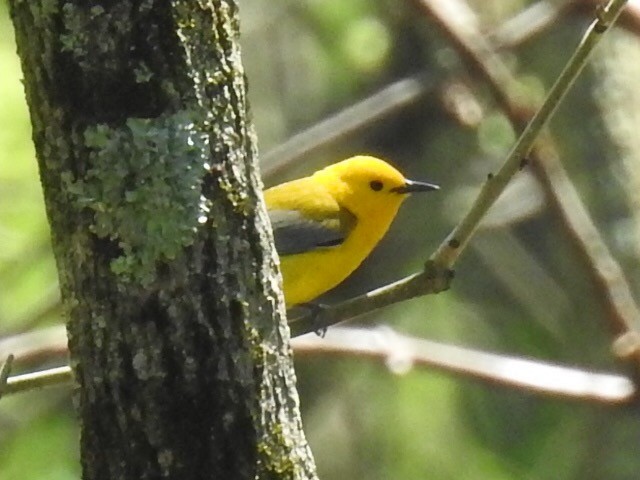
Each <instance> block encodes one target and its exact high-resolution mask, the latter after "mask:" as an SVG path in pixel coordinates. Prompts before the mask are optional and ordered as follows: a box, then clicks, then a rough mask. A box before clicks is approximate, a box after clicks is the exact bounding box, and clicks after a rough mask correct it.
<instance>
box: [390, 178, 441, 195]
mask: <svg viewBox="0 0 640 480" xmlns="http://www.w3.org/2000/svg"><path fill="white" fill-rule="evenodd" d="M433 190H440V187H439V186H438V185H435V184H433V183H428V182H417V181H415V180H405V181H404V185H403V186H402V187H396V188H392V189H391V191H392V192H395V193H405V194H406V193H415V192H431V191H433Z"/></svg>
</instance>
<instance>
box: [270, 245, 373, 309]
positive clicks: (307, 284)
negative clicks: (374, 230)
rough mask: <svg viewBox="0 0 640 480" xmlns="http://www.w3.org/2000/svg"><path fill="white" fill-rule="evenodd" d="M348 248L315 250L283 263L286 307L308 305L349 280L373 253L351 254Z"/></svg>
mask: <svg viewBox="0 0 640 480" xmlns="http://www.w3.org/2000/svg"><path fill="white" fill-rule="evenodd" d="M350 250H351V248H349V245H347V244H343V245H341V246H339V247H334V248H327V249H322V250H315V251H313V252H308V253H301V254H298V255H287V256H284V257H282V258H281V259H280V267H281V270H282V277H283V287H284V295H285V302H286V304H287V306H289V307H290V306H292V305H297V304H300V303H306V302H309V301H311V300H313V299H314V298H316V297H317V296H319V295H321V294H323V293H324V292H326V291H328V290H331V289H332V288H333V287H335V286H336V285H338V284H339V283H341V282H342V281H343V280H344V279H345V278H347V277H348V276H349V275H350V274H351V273H352V272H353V271H354V270H355V269H356V268H358V266H359V265H360V263H362V261H363V260H364V258H365V257H366V256H367V255H368V254H369V252H370V251H371V250H370V249H369V250H364V251H362V250H361V251H357V252H353V251H350Z"/></svg>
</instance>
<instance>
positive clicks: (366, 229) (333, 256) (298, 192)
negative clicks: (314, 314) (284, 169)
mask: <svg viewBox="0 0 640 480" xmlns="http://www.w3.org/2000/svg"><path fill="white" fill-rule="evenodd" d="M438 188H439V187H438V186H437V185H433V184H431V183H425V182H416V181H413V180H407V179H406V178H404V176H403V175H402V174H401V173H400V172H398V171H397V170H396V169H395V168H393V167H392V166H391V165H389V164H388V163H386V162H385V161H383V160H380V159H378V158H375V157H369V156H356V157H352V158H349V159H347V160H343V161H341V162H339V163H336V164H334V165H330V166H328V167H326V168H324V169H322V170H319V171H317V172H315V173H314V174H313V175H311V176H309V177H305V178H300V179H298V180H293V181H291V182H287V183H283V184H281V185H277V186H275V187H272V188H269V189H268V190H266V191H265V192H264V195H265V201H266V204H267V208H268V211H269V217H270V219H271V225H272V227H273V234H274V240H275V245H276V250H277V251H278V254H279V256H280V268H281V270H282V276H283V282H284V285H283V287H284V296H285V302H286V304H287V306H288V307H291V306H293V305H296V304H301V303H307V302H309V301H311V300H313V299H314V298H316V297H317V296H319V295H321V294H322V293H324V292H326V291H327V290H330V289H332V288H333V287H335V286H336V285H338V284H339V283H340V282H342V281H343V280H344V279H345V278H347V277H348V276H349V275H350V274H351V273H352V272H353V271H354V270H355V269H356V268H357V267H358V266H359V265H360V263H362V261H363V260H364V259H365V258H366V257H367V256H368V255H369V253H371V251H372V250H373V248H374V247H375V246H376V244H377V243H378V242H379V241H380V239H381V238H382V237H383V235H384V234H385V233H386V232H387V230H388V229H389V225H391V222H392V221H393V218H394V217H395V216H396V213H397V212H398V208H399V207H400V204H401V203H402V202H403V200H404V199H405V198H406V197H407V196H408V195H409V194H410V193H413V192H429V191H432V190H437V189H438Z"/></svg>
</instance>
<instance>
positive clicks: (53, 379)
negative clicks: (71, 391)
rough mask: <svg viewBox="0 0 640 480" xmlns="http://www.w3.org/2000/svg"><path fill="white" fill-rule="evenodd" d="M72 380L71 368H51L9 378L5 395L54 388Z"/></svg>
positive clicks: (66, 366)
mask: <svg viewBox="0 0 640 480" xmlns="http://www.w3.org/2000/svg"><path fill="white" fill-rule="evenodd" d="M71 380H73V373H72V371H71V367H70V366H68V365H65V366H62V367H56V368H49V369H47V370H42V371H40V372H32V373H25V374H23V375H15V376H13V377H9V379H8V380H7V385H6V388H5V390H4V393H5V395H6V394H11V393H19V392H26V391H30V390H36V389H39V388H44V387H53V386H56V385H62V384H65V383H69V382H71Z"/></svg>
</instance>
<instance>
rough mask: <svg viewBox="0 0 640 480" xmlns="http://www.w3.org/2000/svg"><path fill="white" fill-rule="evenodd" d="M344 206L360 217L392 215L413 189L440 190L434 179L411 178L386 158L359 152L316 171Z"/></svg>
mask: <svg viewBox="0 0 640 480" xmlns="http://www.w3.org/2000/svg"><path fill="white" fill-rule="evenodd" d="M316 175H318V176H319V177H320V178H322V179H323V180H326V181H324V182H323V183H324V184H325V185H326V186H327V188H328V189H329V190H330V191H331V193H332V194H333V195H334V197H335V198H336V199H338V201H339V202H340V204H341V205H342V206H344V207H345V208H347V209H348V210H349V211H350V212H351V213H353V214H354V215H355V216H356V217H359V218H366V217H371V216H378V217H383V216H385V215H388V216H390V217H391V218H392V217H393V216H394V215H395V214H396V212H397V210H398V208H399V207H400V204H401V203H402V202H403V200H404V199H405V198H406V197H407V196H408V195H409V194H411V193H414V192H429V191H433V190H438V188H439V187H438V186H437V185H434V184H432V183H426V182H416V181H413V180H408V179H406V178H404V176H403V175H402V174H401V173H400V172H399V171H398V170H396V169H395V168H394V167H392V166H391V165H389V164H388V163H387V162H385V161H384V160H380V159H379V158H375V157H369V156H357V157H352V158H349V159H347V160H343V161H341V162H338V163H336V164H333V165H330V166H328V167H326V168H325V169H323V170H320V171H319V172H317V173H316Z"/></svg>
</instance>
